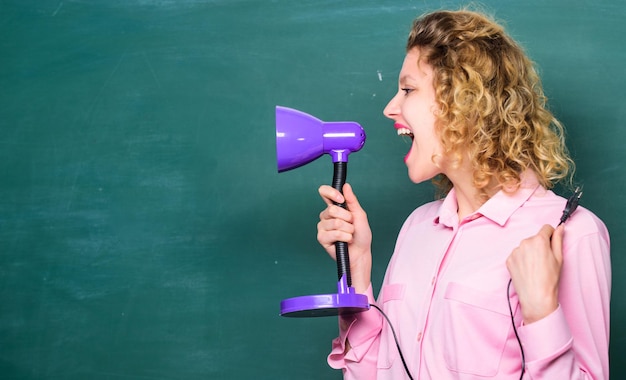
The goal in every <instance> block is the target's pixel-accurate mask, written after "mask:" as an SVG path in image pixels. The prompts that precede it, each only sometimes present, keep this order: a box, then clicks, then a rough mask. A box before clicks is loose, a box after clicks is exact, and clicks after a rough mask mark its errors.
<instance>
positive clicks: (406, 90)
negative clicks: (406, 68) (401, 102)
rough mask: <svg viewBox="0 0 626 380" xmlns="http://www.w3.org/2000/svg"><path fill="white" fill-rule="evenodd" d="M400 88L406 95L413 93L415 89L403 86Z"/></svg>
mask: <svg viewBox="0 0 626 380" xmlns="http://www.w3.org/2000/svg"><path fill="white" fill-rule="evenodd" d="M400 90H402V91H404V95H405V96H406V95H408V94H409V93H411V91H413V89H412V88H401V89H400Z"/></svg>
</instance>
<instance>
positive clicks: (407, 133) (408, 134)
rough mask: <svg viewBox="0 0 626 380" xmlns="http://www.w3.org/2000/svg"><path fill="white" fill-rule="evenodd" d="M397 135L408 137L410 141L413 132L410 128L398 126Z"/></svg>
mask: <svg viewBox="0 0 626 380" xmlns="http://www.w3.org/2000/svg"><path fill="white" fill-rule="evenodd" d="M398 136H403V137H408V138H409V139H410V141H413V138H414V136H413V132H411V130H410V129H408V128H404V127H400V128H398Z"/></svg>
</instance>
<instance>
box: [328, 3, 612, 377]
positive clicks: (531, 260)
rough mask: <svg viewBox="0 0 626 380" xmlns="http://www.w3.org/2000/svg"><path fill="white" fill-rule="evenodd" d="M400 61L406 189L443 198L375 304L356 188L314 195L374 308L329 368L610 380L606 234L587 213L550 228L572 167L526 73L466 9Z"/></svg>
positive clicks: (492, 26) (422, 26) (418, 25)
mask: <svg viewBox="0 0 626 380" xmlns="http://www.w3.org/2000/svg"><path fill="white" fill-rule="evenodd" d="M406 52H407V54H406V57H405V60H404V63H403V65H402V69H401V72H400V76H399V82H398V92H397V94H396V95H395V96H394V97H393V98H392V99H391V101H390V102H389V104H388V105H387V106H386V108H385V110H384V113H385V116H387V117H388V118H390V119H392V120H393V121H394V126H395V128H396V130H397V133H398V134H399V135H403V136H409V137H410V138H411V140H412V144H411V149H410V151H409V152H408V154H407V155H406V157H405V159H404V160H405V163H406V166H407V168H408V175H409V177H410V179H411V180H412V181H413V182H415V183H419V182H422V181H425V180H429V179H435V180H436V184H437V185H438V187H439V189H440V190H441V191H442V193H443V194H444V195H445V197H444V198H443V199H441V200H437V201H435V202H431V203H428V204H425V205H423V206H421V207H419V208H418V209H416V210H415V211H414V212H413V213H412V214H411V215H410V216H409V217H408V219H407V220H406V221H405V223H404V225H403V227H402V229H401V231H400V233H399V236H398V240H397V242H396V247H395V250H394V253H393V256H392V258H391V261H390V263H389V265H388V268H387V271H386V274H385V278H384V281H383V284H382V287H381V290H380V292H379V295H378V299H377V301H375V299H374V296H373V287H372V284H371V280H370V275H371V265H372V253H371V240H372V234H371V231H370V228H369V224H368V221H367V216H366V213H365V211H364V210H363V209H362V208H361V206H360V205H359V202H358V200H357V198H356V196H355V195H354V192H353V191H352V188H351V187H350V185H346V186H345V187H344V191H343V193H344V194H343V195H342V194H341V193H339V192H338V191H336V190H334V189H333V188H332V187H330V186H322V187H321V188H320V195H321V196H322V198H323V199H324V201H325V202H326V204H327V208H326V209H325V210H324V211H322V213H321V214H320V222H319V223H318V240H319V242H320V244H321V245H322V246H323V247H325V249H326V250H327V252H328V253H329V254H330V255H331V256H332V257H334V256H335V251H334V244H333V243H334V242H335V241H345V242H347V243H348V246H349V252H350V267H351V273H352V285H353V287H354V288H355V290H356V291H357V292H359V293H364V294H367V295H368V297H369V302H370V303H371V304H372V305H373V306H374V307H372V308H370V310H368V311H366V312H363V313H360V314H355V315H352V316H341V317H340V318H339V326H340V334H339V337H338V338H337V339H335V340H334V341H333V348H332V352H331V354H330V355H329V358H328V361H329V364H330V365H331V366H332V367H333V368H338V369H339V368H341V369H342V370H343V371H344V376H345V378H346V379H401V378H414V379H436V380H442V379H485V378H494V379H518V378H522V377H524V376H526V377H527V378H533V379H559V380H561V379H582V378H584V379H607V378H608V376H609V375H608V370H609V369H608V343H609V299H610V284H611V279H610V276H611V272H610V258H609V236H608V232H607V230H606V228H605V226H604V224H603V223H602V222H601V221H600V220H599V219H598V218H597V217H596V216H595V215H594V214H592V213H591V212H590V211H588V210H586V209H584V208H582V207H579V208H578V209H577V210H576V211H575V212H574V213H573V215H572V216H571V218H570V219H569V220H568V221H567V222H566V223H565V224H563V225H560V226H559V227H557V228H556V229H555V228H554V227H553V226H556V225H557V224H558V223H559V220H560V218H561V216H562V212H563V209H564V207H565V204H566V200H565V199H563V198H561V197H559V196H557V195H555V194H554V193H553V192H552V191H550V190H549V189H550V188H551V187H553V185H554V184H555V183H557V182H558V181H561V180H564V179H568V178H570V173H571V171H572V165H573V163H572V160H571V159H570V158H569V156H568V154H567V150H566V148H565V145H564V139H563V128H562V126H561V125H560V124H559V122H558V121H557V120H556V119H555V118H554V116H553V115H552V114H551V113H550V112H549V111H548V110H547V108H546V106H545V98H544V95H543V91H542V88H541V83H540V80H539V78H538V76H537V74H536V71H535V70H534V68H533V65H532V62H531V61H530V60H529V59H528V58H527V57H526V56H525V54H524V52H523V51H522V49H521V48H520V47H519V46H518V45H517V44H516V43H515V42H514V41H513V40H512V39H511V38H510V37H509V36H508V35H507V34H506V33H505V32H504V30H503V29H502V27H500V26H499V25H498V24H496V23H495V22H494V21H492V20H490V19H489V18H488V17H486V16H484V15H481V14H478V13H474V12H469V11H456V12H450V11H440V12H434V13H431V14H428V15H425V16H423V17H421V18H419V19H417V20H416V21H415V22H414V25H413V28H412V30H411V32H410V34H409V38H408V43H407V49H406ZM333 201H334V202H338V203H342V202H344V201H345V202H346V203H347V210H346V209H342V208H341V207H338V206H335V205H333ZM375 308H380V309H382V311H383V312H384V314H385V315H386V316H387V317H388V318H389V319H388V320H386V319H384V317H383V314H382V313H380V312H379V311H378V310H375ZM392 328H393V329H394V330H395V333H396V334H397V340H398V341H397V343H396V340H395V339H394V332H393V331H392ZM396 344H397V346H396ZM401 353H402V354H401ZM404 362H405V363H404ZM403 363H404V364H403Z"/></svg>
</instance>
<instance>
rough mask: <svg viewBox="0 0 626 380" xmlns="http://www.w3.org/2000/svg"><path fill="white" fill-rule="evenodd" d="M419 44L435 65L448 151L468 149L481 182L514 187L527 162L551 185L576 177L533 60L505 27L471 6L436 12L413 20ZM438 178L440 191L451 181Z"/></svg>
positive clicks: (456, 154)
mask: <svg viewBox="0 0 626 380" xmlns="http://www.w3.org/2000/svg"><path fill="white" fill-rule="evenodd" d="M415 48H418V49H419V51H420V55H421V56H422V57H423V58H422V59H423V60H424V61H425V62H426V63H428V64H429V65H431V66H432V68H433V70H434V80H433V81H434V83H433V85H434V88H435V93H436V100H437V103H438V105H439V106H440V112H439V113H438V114H437V116H438V123H437V132H438V135H439V137H440V139H441V142H442V144H443V147H444V152H445V154H446V155H447V156H448V157H450V158H452V159H453V160H455V161H456V162H458V163H460V162H461V161H462V160H463V157H464V156H465V157H467V155H469V158H470V160H471V162H472V165H473V170H474V171H473V176H474V185H475V186H476V188H478V189H480V190H481V191H483V192H485V193H486V190H488V189H487V187H488V185H489V184H490V183H492V181H493V180H496V182H497V183H498V184H499V187H501V188H503V189H505V190H509V191H514V190H515V189H517V188H518V187H519V184H520V174H521V173H522V172H523V171H524V170H527V169H531V170H533V171H534V172H535V173H536V175H537V178H538V180H539V182H540V183H541V184H542V185H543V186H544V187H546V188H552V187H553V186H554V185H555V184H556V183H558V182H559V181H561V180H563V179H565V178H569V179H570V180H571V173H573V170H574V162H573V161H572V159H571V158H570V156H569V153H568V151H567V148H566V146H565V139H564V134H565V131H564V128H563V126H562V125H561V123H560V122H559V121H558V120H557V119H556V118H555V117H554V115H553V114H552V113H551V112H550V111H549V110H548V109H547V107H546V97H545V95H544V92H543V88H542V85H541V81H540V79H539V76H538V74H537V71H536V70H535V67H534V64H533V62H531V61H530V59H529V58H528V57H527V56H526V55H525V53H524V51H523V49H522V48H521V47H520V46H519V45H518V44H517V43H516V42H515V41H513V39H511V38H510V37H509V36H508V35H507V34H506V33H505V31H504V29H503V27H502V26H500V25H498V24H497V23H496V22H495V21H493V20H492V19H490V18H488V17H487V16H485V15H483V14H480V13H477V12H472V11H468V10H460V11H437V12H433V13H430V14H426V15H424V16H422V17H419V18H418V19H416V20H415V21H414V23H413V27H412V29H411V32H410V34H409V37H408V41H407V51H410V50H412V49H415ZM568 176H569V177H568ZM436 183H437V185H438V186H439V188H440V190H441V191H442V193H443V194H445V193H447V192H448V191H449V190H450V188H451V186H452V184H451V183H450V181H449V180H448V179H447V178H446V177H445V176H443V177H442V178H439V180H438V181H436Z"/></svg>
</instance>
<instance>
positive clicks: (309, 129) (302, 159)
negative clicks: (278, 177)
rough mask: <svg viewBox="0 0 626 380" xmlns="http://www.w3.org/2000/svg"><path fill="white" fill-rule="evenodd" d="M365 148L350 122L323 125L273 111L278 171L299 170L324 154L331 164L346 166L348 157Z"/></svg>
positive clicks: (280, 110)
mask: <svg viewBox="0 0 626 380" xmlns="http://www.w3.org/2000/svg"><path fill="white" fill-rule="evenodd" d="M363 144H365V131H364V130H363V128H361V126H360V125H359V124H358V123H355V122H352V121H340V122H323V121H321V120H319V119H317V118H315V117H313V116H311V115H309V114H306V113H304V112H300V111H298V110H295V109H292V108H286V107H280V106H277V107H276V157H277V162H278V171H279V172H284V171H287V170H291V169H295V168H297V167H300V166H303V165H305V164H307V163H309V162H311V161H313V160H315V159H316V158H318V157H320V156H321V155H323V154H324V153H328V154H330V155H331V157H332V159H333V162H348V155H349V154H350V153H352V152H356V151H358V150H360V149H361V148H362V147H363Z"/></svg>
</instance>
